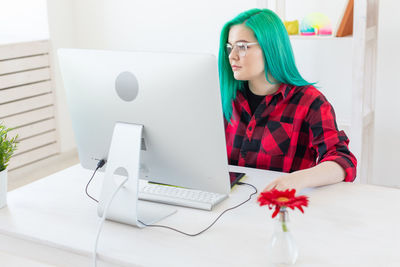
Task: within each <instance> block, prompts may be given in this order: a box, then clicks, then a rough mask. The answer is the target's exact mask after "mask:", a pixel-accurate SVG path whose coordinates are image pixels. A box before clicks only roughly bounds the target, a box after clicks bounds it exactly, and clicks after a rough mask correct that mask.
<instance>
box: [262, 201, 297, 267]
mask: <svg viewBox="0 0 400 267" xmlns="http://www.w3.org/2000/svg"><path fill="white" fill-rule="evenodd" d="M288 222H289V217H288V212H287V210H286V208H283V207H282V208H281V210H280V211H279V214H278V216H277V218H276V219H275V227H274V233H273V235H272V238H271V240H270V242H269V244H268V247H267V256H268V261H269V262H270V263H272V264H273V265H274V266H288V265H292V264H294V263H295V262H296V260H297V256H298V249H297V246H296V243H295V241H294V239H293V236H292V234H291V233H290V231H289V225H288Z"/></svg>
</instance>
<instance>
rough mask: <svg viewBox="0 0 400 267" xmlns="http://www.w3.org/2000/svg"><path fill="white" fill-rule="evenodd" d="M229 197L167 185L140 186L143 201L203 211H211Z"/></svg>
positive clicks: (147, 184) (140, 197)
mask: <svg viewBox="0 0 400 267" xmlns="http://www.w3.org/2000/svg"><path fill="white" fill-rule="evenodd" d="M227 197H228V196H227V195H222V194H217V193H211V192H206V191H199V190H192V189H186V188H180V187H174V186H167V185H159V184H151V183H146V184H145V185H142V186H139V199H141V200H147V201H153V202H160V203H165V204H171V205H176V206H184V207H189V208H195V209H202V210H211V209H212V208H213V207H214V206H215V205H217V204H218V203H220V202H221V201H222V200H224V199H225V198H227Z"/></svg>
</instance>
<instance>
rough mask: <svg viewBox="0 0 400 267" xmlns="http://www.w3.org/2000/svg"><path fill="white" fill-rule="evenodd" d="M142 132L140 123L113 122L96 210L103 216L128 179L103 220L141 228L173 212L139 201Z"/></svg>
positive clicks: (157, 205)
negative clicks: (123, 182)
mask: <svg viewBox="0 0 400 267" xmlns="http://www.w3.org/2000/svg"><path fill="white" fill-rule="evenodd" d="M142 132H143V125H136V124H129V123H121V122H117V123H116V124H115V126H114V132H113V136H112V140H111V146H110V152H109V154H108V160H107V165H106V172H105V178H104V181H103V185H102V190H101V194H100V199H99V206H98V209H97V213H98V215H99V216H100V217H102V216H103V212H104V210H105V208H106V205H107V203H108V201H110V199H111V197H112V195H113V194H114V192H115V190H116V189H117V188H118V186H119V185H120V184H121V182H122V181H123V180H125V179H126V177H127V178H128V180H127V181H126V183H125V184H124V185H123V186H122V187H121V188H120V190H119V192H118V193H117V194H116V195H115V197H114V199H113V200H112V202H111V204H110V205H109V208H108V211H107V214H106V219H109V220H112V221H117V222H121V223H126V224H130V225H133V226H137V227H140V228H142V227H145V224H146V225H149V224H154V223H155V222H157V221H159V220H161V219H163V218H165V217H167V216H169V215H171V214H173V213H175V212H176V210H175V209H173V208H171V207H166V206H164V205H160V204H155V203H151V202H145V201H139V200H138V188H139V166H140V165H139V164H140V149H141V140H142ZM142 222H143V223H144V224H143V223H142Z"/></svg>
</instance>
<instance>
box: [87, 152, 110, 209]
mask: <svg viewBox="0 0 400 267" xmlns="http://www.w3.org/2000/svg"><path fill="white" fill-rule="evenodd" d="M106 162H107V161H106V160H105V159H102V160H100V161H99V162H98V163H97V167H96V169H95V170H94V172H93V175H92V177H91V178H90V180H89V182H88V183H87V185H86V188H85V192H86V195H87V196H88V197H90V198H91V199H93V200H94V201H96V202H97V203H98V202H99V201H98V200H97V199H95V198H94V197H92V196H91V195H90V194H89V192H88V187H89V184H90V182H91V181H92V179H93V177H94V175H95V174H96V172H97V170H98V169H100V168H101V167H103V166H104V164H106Z"/></svg>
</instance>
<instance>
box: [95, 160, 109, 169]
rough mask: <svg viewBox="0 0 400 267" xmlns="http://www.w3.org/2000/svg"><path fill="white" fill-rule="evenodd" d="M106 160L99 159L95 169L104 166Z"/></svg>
mask: <svg viewBox="0 0 400 267" xmlns="http://www.w3.org/2000/svg"><path fill="white" fill-rule="evenodd" d="M106 162H107V160H105V159H101V160H100V161H99V162H98V163H97V169H100V168H101V167H103V166H104V164H106Z"/></svg>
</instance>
